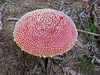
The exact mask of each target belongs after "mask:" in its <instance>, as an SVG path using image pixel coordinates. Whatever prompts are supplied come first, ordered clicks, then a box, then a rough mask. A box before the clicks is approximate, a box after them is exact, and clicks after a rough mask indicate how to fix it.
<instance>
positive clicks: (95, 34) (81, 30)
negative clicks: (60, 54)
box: [77, 29, 100, 36]
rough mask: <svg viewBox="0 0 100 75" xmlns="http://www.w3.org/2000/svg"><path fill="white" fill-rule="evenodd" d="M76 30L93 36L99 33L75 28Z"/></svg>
mask: <svg viewBox="0 0 100 75" xmlns="http://www.w3.org/2000/svg"><path fill="white" fill-rule="evenodd" d="M77 30H78V31H79V32H82V33H87V34H90V35H94V36H100V34H97V33H92V32H88V31H84V30H80V29H77Z"/></svg>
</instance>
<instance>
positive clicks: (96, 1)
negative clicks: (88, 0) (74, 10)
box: [91, 0, 99, 5]
mask: <svg viewBox="0 0 100 75" xmlns="http://www.w3.org/2000/svg"><path fill="white" fill-rule="evenodd" d="M98 1H99V0H96V1H94V2H93V3H92V4H91V5H94V4H95V3H97V2H98Z"/></svg>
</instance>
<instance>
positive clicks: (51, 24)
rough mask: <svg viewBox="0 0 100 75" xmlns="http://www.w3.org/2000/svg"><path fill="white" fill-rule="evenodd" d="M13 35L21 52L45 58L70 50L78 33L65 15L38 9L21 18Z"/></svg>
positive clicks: (52, 10)
mask: <svg viewBox="0 0 100 75" xmlns="http://www.w3.org/2000/svg"><path fill="white" fill-rule="evenodd" d="M13 35H14V41H15V42H16V43H17V45H18V46H19V47H20V48H21V50H23V51H25V52H27V53H29V54H32V55H35V56H40V57H44V58H45V57H52V56H56V55H61V54H63V53H65V52H67V51H68V50H70V49H71V48H72V47H73V45H74V44H75V42H76V41H77V36H78V33H77V29H76V26H75V24H74V22H73V21H72V20H71V18H70V17H68V16H67V15H66V14H64V13H62V12H60V11H57V10H54V9H39V10H35V11H32V12H29V13H27V14H25V15H24V16H22V17H21V18H20V19H19V21H18V22H17V23H16V25H15V29H14V32H13Z"/></svg>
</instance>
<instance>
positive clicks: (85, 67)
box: [75, 57, 95, 75]
mask: <svg viewBox="0 0 100 75" xmlns="http://www.w3.org/2000/svg"><path fill="white" fill-rule="evenodd" d="M77 62H81V63H79V64H75V67H76V70H77V71H80V72H81V73H83V74H84V75H94V73H95V72H94V70H93V68H94V66H93V64H92V63H91V59H90V58H87V57H82V58H78V60H77Z"/></svg>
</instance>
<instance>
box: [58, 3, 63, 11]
mask: <svg viewBox="0 0 100 75" xmlns="http://www.w3.org/2000/svg"><path fill="white" fill-rule="evenodd" d="M63 4H64V2H63V1H62V3H61V6H60V8H59V11H61V10H62V8H63Z"/></svg>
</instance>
